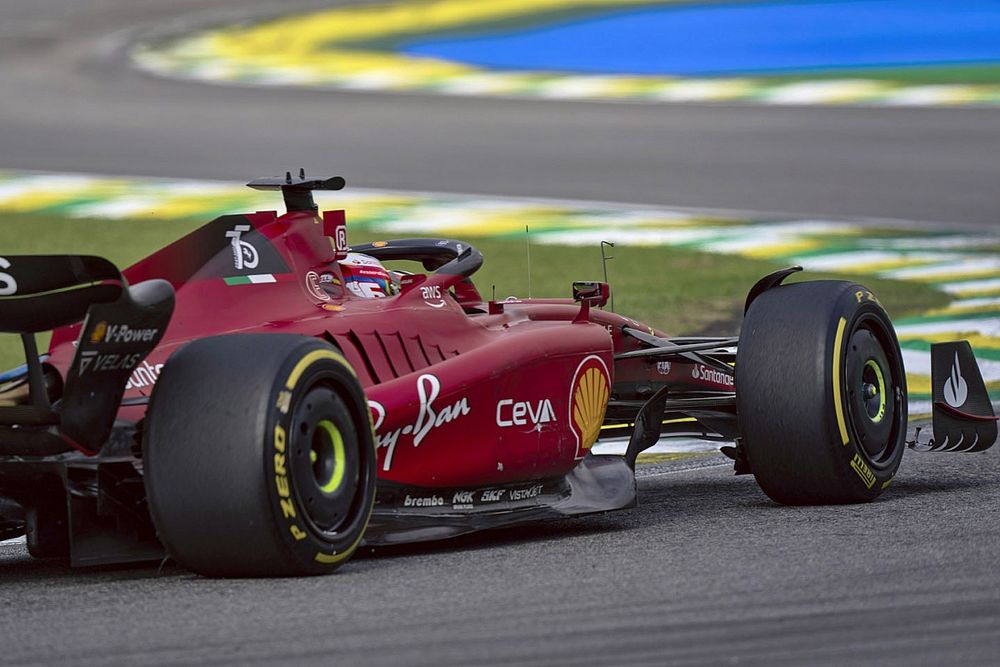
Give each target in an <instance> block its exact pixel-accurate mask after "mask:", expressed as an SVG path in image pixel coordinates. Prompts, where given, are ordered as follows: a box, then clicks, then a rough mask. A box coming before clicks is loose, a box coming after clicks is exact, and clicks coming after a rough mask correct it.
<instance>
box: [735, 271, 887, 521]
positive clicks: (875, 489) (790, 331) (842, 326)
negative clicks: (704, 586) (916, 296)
mask: <svg viewBox="0 0 1000 667" xmlns="http://www.w3.org/2000/svg"><path fill="white" fill-rule="evenodd" d="M736 405H737V413H738V422H739V430H740V435H741V438H742V445H743V447H744V448H745V451H746V454H747V457H748V459H749V461H750V468H751V470H752V471H753V474H754V477H755V478H756V479H757V482H758V483H759V484H760V487H761V488H762V489H763V490H764V493H766V494H767V495H768V496H770V497H771V498H772V499H773V500H776V501H778V502H780V503H786V504H792V505H806V504H831V503H856V502H864V501H869V500H872V499H874V498H876V497H877V496H878V495H879V494H881V493H882V491H883V490H884V489H885V488H886V487H888V486H889V484H890V482H891V481H892V479H893V476H894V475H895V474H896V470H897V469H898V468H899V463H900V461H901V459H902V456H903V450H904V449H905V443H904V439H905V436H906V419H907V399H906V376H905V374H904V372H903V359H902V355H901V353H900V350H899V343H898V341H897V340H896V333H895V330H894V329H893V327H892V323H891V322H890V320H889V316H888V315H887V314H886V312H885V310H884V309H883V308H882V306H881V305H880V304H879V303H878V300H877V299H876V298H875V296H874V295H873V294H872V293H871V292H870V291H869V290H868V289H866V288H865V287H862V286H861V285H857V284H854V283H849V282H842V281H813V282H804V283H795V284H791V285H783V286H780V287H775V288H772V289H770V290H768V291H766V292H764V293H763V294H761V295H760V296H758V297H757V298H756V299H755V300H754V301H753V302H752V303H751V305H750V308H749V309H748V311H747V314H746V317H745V318H744V321H743V328H742V332H741V334H740V343H739V348H738V351H737V358H736Z"/></svg>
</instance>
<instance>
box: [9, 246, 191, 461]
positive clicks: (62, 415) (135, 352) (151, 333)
mask: <svg viewBox="0 0 1000 667" xmlns="http://www.w3.org/2000/svg"><path fill="white" fill-rule="evenodd" d="M0 266H2V267H3V272H0V332H4V333H14V334H19V335H20V336H21V340H22V341H23V344H24V352H25V364H26V370H25V373H24V375H23V377H21V378H20V379H19V381H21V382H26V383H27V385H28V395H27V400H26V401H22V400H19V401H17V402H16V403H15V404H14V405H0V453H2V454H14V455H45V454H51V453H56V452H59V451H65V450H68V449H70V448H71V447H72V448H76V449H79V450H81V451H84V452H87V453H95V452H97V451H98V450H99V449H100V447H101V445H103V443H104V441H105V440H106V439H107V437H108V434H109V433H110V432H111V427H112V424H113V422H114V418H115V415H116V414H117V412H118V408H119V406H120V404H121V400H122V395H123V394H124V391H125V384H126V383H127V382H128V378H129V375H131V373H132V371H133V370H134V369H135V367H136V366H137V365H138V364H139V363H141V362H142V360H143V359H145V358H146V356H147V355H148V354H149V352H150V351H152V349H153V348H154V347H156V345H157V344H158V343H159V342H160V340H161V339H162V337H163V334H164V332H165V331H166V328H167V324H168V323H169V321H170V316H171V315H172V314H173V308H174V290H173V287H171V285H170V283H168V282H166V281H165V280H148V281H145V282H142V283H139V284H137V285H135V286H132V287H129V286H128V284H127V283H126V281H125V279H124V278H123V277H122V275H121V273H120V272H119V271H118V268H117V267H116V266H115V265H114V264H112V263H111V262H109V261H108V260H106V259H103V258H100V257H93V256H80V255H23V256H13V255H7V256H6V257H3V258H0ZM80 320H84V322H83V327H82V329H81V334H80V338H79V340H78V341H77V343H76V354H75V355H74V357H73V361H72V363H71V364H70V367H69V370H68V371H67V373H66V377H65V389H64V390H63V391H62V392H61V394H59V395H58V398H59V400H58V403H57V404H55V405H54V406H53V404H52V403H51V402H50V400H51V399H50V396H49V393H50V392H49V389H48V387H47V386H46V381H45V370H44V369H43V367H42V361H41V360H40V358H39V356H38V349H37V347H36V344H35V334H36V333H38V332H41V331H47V330H49V329H56V328H59V327H62V326H66V325H69V324H73V323H75V322H79V321H80ZM17 381H18V380H15V382H17Z"/></svg>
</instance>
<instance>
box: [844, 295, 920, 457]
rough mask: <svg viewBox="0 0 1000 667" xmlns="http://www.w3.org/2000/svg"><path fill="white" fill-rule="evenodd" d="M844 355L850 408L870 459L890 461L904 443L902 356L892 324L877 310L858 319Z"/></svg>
mask: <svg viewBox="0 0 1000 667" xmlns="http://www.w3.org/2000/svg"><path fill="white" fill-rule="evenodd" d="M849 340H850V344H849V345H848V346H847V352H846V359H845V366H846V372H845V379H844V382H845V384H846V390H847V391H846V394H847V396H846V398H847V413H848V415H849V422H850V425H851V430H852V432H853V434H854V437H855V442H857V443H858V444H859V445H860V447H859V450H860V452H861V453H862V454H863V455H864V456H865V458H866V459H867V461H868V463H870V464H871V465H872V466H874V467H876V468H881V467H884V466H887V465H889V464H890V463H891V461H892V460H893V459H894V458H895V456H896V454H897V452H898V450H899V447H900V446H901V438H900V434H901V433H902V432H903V431H904V430H905V427H906V425H905V423H904V420H905V415H906V410H905V408H904V406H903V401H904V400H905V395H904V391H903V388H902V382H901V381H902V378H903V368H902V359H901V358H900V356H899V353H898V351H896V350H897V348H896V345H895V340H894V338H893V337H892V335H891V331H890V330H889V328H888V326H887V325H886V324H885V323H883V322H882V321H881V319H879V318H876V317H875V316H873V315H870V314H869V315H864V316H862V317H861V318H859V320H858V321H857V322H856V323H855V324H854V326H853V327H852V332H851V334H850V338H849Z"/></svg>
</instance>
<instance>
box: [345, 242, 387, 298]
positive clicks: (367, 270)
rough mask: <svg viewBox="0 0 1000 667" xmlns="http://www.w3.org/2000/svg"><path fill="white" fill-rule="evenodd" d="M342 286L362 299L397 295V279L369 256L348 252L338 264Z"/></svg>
mask: <svg viewBox="0 0 1000 667" xmlns="http://www.w3.org/2000/svg"><path fill="white" fill-rule="evenodd" d="M338 264H340V270H341V273H343V275H344V286H345V287H346V288H347V289H348V290H349V291H350V292H351V293H352V294H354V295H355V296H359V297H361V298H362V299H379V298H382V297H386V296H393V295H396V294H399V278H398V277H396V274H395V273H393V272H392V271H389V270H387V269H386V268H385V267H384V266H382V263H381V262H379V261H378V260H377V259H375V258H374V257H372V256H371V255H365V254H362V253H360V252H349V253H347V257H345V258H344V259H342V260H340V261H339V262H338Z"/></svg>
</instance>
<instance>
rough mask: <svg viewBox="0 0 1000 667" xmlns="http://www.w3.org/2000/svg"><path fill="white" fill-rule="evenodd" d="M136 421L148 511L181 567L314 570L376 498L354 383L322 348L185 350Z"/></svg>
mask: <svg viewBox="0 0 1000 667" xmlns="http://www.w3.org/2000/svg"><path fill="white" fill-rule="evenodd" d="M146 421H147V425H146V429H145V437H144V441H143V466H144V477H145V483H146V493H147V496H148V499H149V506H150V513H151V515H152V517H153V523H154V525H155V526H156V530H157V534H158V535H159V537H160V540H161V541H162V542H163V544H164V546H165V547H166V549H167V551H168V553H170V555H171V556H173V557H174V558H175V559H176V560H177V561H178V563H180V564H181V565H183V566H184V567H186V568H188V569H190V570H192V571H194V572H198V573H200V574H204V575H208V576H287V575H309V574H326V573H329V572H332V571H333V570H335V569H336V568H337V567H339V566H340V565H341V564H343V563H344V562H345V561H346V560H347V559H348V558H350V556H351V554H352V553H353V552H354V550H355V548H356V547H357V545H358V543H359V542H360V541H361V538H362V536H363V534H364V531H365V528H366V526H367V524H368V518H369V516H370V514H371V511H372V507H373V505H374V499H375V477H376V463H375V460H376V459H375V440H374V435H373V433H372V428H371V418H370V415H369V412H368V407H367V403H366V401H365V397H364V393H363V391H362V389H361V385H360V384H359V383H358V380H357V377H356V376H355V374H354V372H353V370H352V369H351V367H350V366H349V364H348V363H347V362H346V361H345V360H344V358H343V357H342V356H341V355H340V354H339V353H338V352H337V351H336V350H335V349H334V348H332V347H331V346H329V345H327V344H326V343H324V342H322V341H319V340H316V339H312V338H304V337H301V336H288V335H278V334H263V335H231V336H217V337H213V338H205V339H201V340H197V341H195V342H193V343H191V344H189V345H187V346H186V347H184V348H183V349H181V350H180V351H179V352H178V353H176V354H175V355H173V356H172V357H171V358H170V360H169V362H168V363H167V364H166V366H165V367H164V369H163V373H162V374H161V376H160V378H159V380H158V381H157V384H156V387H155V389H154V391H153V396H152V400H151V402H150V407H149V412H148V413H147V418H146Z"/></svg>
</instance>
